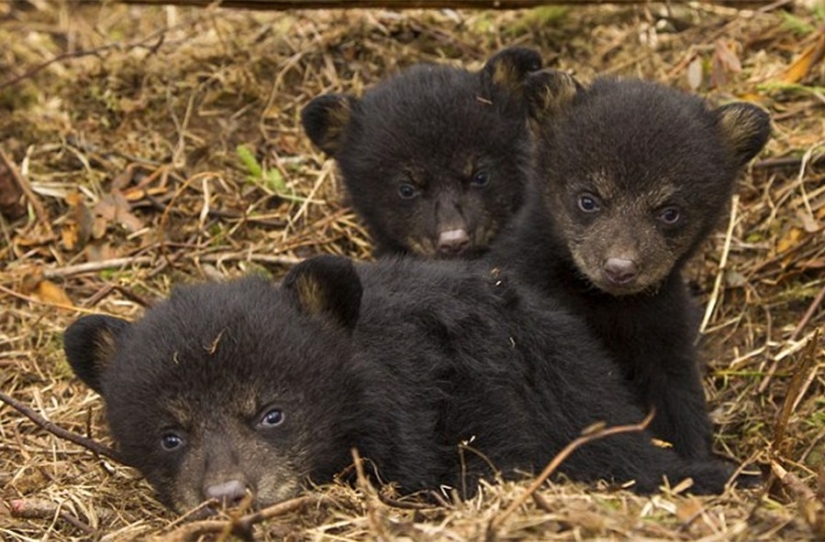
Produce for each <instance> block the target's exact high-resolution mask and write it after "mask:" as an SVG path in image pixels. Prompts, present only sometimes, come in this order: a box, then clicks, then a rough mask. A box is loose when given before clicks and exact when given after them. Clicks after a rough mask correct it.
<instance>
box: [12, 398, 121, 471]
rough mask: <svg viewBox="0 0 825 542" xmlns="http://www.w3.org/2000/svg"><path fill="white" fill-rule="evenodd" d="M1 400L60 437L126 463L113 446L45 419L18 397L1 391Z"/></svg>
mask: <svg viewBox="0 0 825 542" xmlns="http://www.w3.org/2000/svg"><path fill="white" fill-rule="evenodd" d="M0 401H3V402H4V403H6V404H7V405H9V406H10V407H12V408H13V409H15V410H16V411H18V412H19V413H21V414H23V415H24V416H26V417H27V418H28V419H30V420H31V421H33V422H34V423H35V424H37V425H39V426H40V427H41V428H43V429H45V430H46V431H48V432H49V433H51V434H52V435H54V436H56V437H58V438H61V439H63V440H68V441H69V442H73V443H75V444H77V445H78V446H82V447H83V448H86V449H87V450H91V451H92V452H94V453H95V454H97V455H102V456H105V457H108V458H109V459H112V460H114V461H117V462H118V463H121V464H123V465H126V462H125V461H124V460H123V458H122V457H121V456H120V454H119V453H118V452H117V451H115V450H112V449H111V448H108V447H106V446H103V445H102V444H98V443H97V442H95V441H93V440H92V439H89V438H86V437H84V436H81V435H78V434H77V433H72V432H71V431H67V430H66V429H63V428H62V427H60V426H59V425H56V424H54V423H53V422H50V421H49V420H47V419H45V418H44V417H42V416H41V415H39V414H38V413H37V412H35V411H34V410H32V409H31V408H29V407H27V406H26V405H24V404H23V403H21V402H20V401H17V400H16V399H14V398H12V397H10V396H8V395H6V394H5V393H2V392H0Z"/></svg>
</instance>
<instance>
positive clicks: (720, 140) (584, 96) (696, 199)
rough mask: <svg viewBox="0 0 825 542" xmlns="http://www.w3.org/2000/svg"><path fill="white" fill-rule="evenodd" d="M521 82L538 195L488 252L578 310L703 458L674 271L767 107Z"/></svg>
mask: <svg viewBox="0 0 825 542" xmlns="http://www.w3.org/2000/svg"><path fill="white" fill-rule="evenodd" d="M525 89H526V90H525V93H526V95H527V99H528V103H529V104H530V119H531V121H530V122H531V125H532V126H533V128H534V130H535V131H536V133H537V135H538V139H539V141H538V156H537V168H536V188H535V189H536V190H537V192H538V193H537V194H536V196H535V198H534V199H533V200H532V201H531V203H530V204H529V205H526V206H525V209H524V212H523V214H521V215H520V216H519V217H518V218H517V220H515V221H514V227H513V230H512V231H511V232H509V234H508V235H505V236H502V237H501V238H500V240H501V241H502V243H501V245H500V246H499V247H497V248H496V249H495V251H494V252H495V256H494V258H495V259H497V260H498V261H499V262H500V263H501V264H502V265H503V266H505V267H511V268H512V267H515V268H517V269H518V270H519V275H521V276H522V277H523V278H525V279H526V281H527V282H528V283H531V284H534V285H539V286H541V287H542V288H543V289H544V290H545V292H546V293H549V294H550V295H551V296H552V297H553V298H554V299H557V300H558V301H560V302H561V303H562V304H563V305H564V306H565V307H566V308H567V309H569V310H570V311H571V312H573V313H574V314H577V315H580V316H582V317H583V318H584V319H585V321H586V322H587V323H588V324H589V326H590V329H591V330H592V331H593V332H595V334H596V335H597V336H598V337H600V338H601V339H602V342H603V344H604V345H605V346H606V347H607V349H608V351H609V353H610V354H611V355H612V357H613V358H615V359H616V360H617V362H618V363H619V365H620V366H621V368H622V370H623V372H624V375H625V377H626V378H627V379H628V380H629V382H630V384H631V388H632V390H633V391H634V393H635V395H636V398H637V402H638V404H639V405H640V406H641V407H642V408H644V409H649V408H650V407H655V408H656V417H655V418H654V420H653V423H652V426H651V427H652V431H653V433H654V434H655V435H656V436H657V437H659V438H660V439H663V440H665V441H668V442H670V443H672V444H673V446H674V448H675V450H676V451H677V452H678V453H679V454H681V455H682V456H684V457H688V458H705V457H708V455H709V454H710V453H711V452H710V441H711V424H710V420H709V418H708V414H707V411H706V410H707V409H706V403H705V396H704V392H703V389H702V384H701V375H700V372H699V367H698V364H697V356H696V354H695V347H694V341H695V339H696V337H697V329H696V321H695V320H696V319H695V316H694V314H695V310H696V309H695V308H693V307H692V306H691V301H690V298H689V296H688V294H687V292H686V289H685V286H684V285H683V282H682V279H681V276H680V272H681V269H682V267H683V266H684V264H685V262H686V260H687V259H688V258H689V257H690V256H691V255H692V254H693V253H694V252H695V250H696V248H697V247H698V246H699V245H700V243H702V241H703V240H705V239H706V237H707V236H708V234H709V233H710V232H711V230H712V229H713V228H714V226H715V225H716V224H717V222H718V220H719V218H720V215H721V214H722V213H723V212H724V211H725V209H726V207H727V205H728V203H729V201H730V195H731V192H732V190H733V187H734V182H735V179H736V176H737V173H738V172H739V170H740V169H741V168H742V167H743V166H744V165H745V164H746V163H747V162H748V161H749V160H750V159H751V158H753V157H754V156H755V155H756V154H757V153H758V152H759V151H760V150H761V149H762V147H763V146H764V144H765V142H766V140H767V138H768V135H769V131H770V122H769V118H768V115H767V114H766V113H765V112H763V111H762V110H761V109H759V108H758V107H756V106H753V105H750V104H747V103H732V104H728V105H724V106H722V107H718V108H715V109H712V108H709V107H708V106H707V105H706V103H705V102H704V100H702V99H700V98H698V97H695V96H690V95H687V94H684V93H682V92H680V91H677V90H674V89H669V88H666V87H663V86H661V85H658V84H655V83H651V82H645V81H639V80H621V79H612V78H604V79H596V80H595V81H594V82H593V83H592V84H591V85H590V86H589V87H587V88H584V87H582V86H580V85H579V84H578V83H577V82H576V81H574V80H573V79H572V78H570V77H569V76H567V75H565V74H562V73H558V72H553V71H550V70H547V71H543V72H537V73H535V74H532V75H531V76H530V77H529V79H528V81H527V82H526V83H525Z"/></svg>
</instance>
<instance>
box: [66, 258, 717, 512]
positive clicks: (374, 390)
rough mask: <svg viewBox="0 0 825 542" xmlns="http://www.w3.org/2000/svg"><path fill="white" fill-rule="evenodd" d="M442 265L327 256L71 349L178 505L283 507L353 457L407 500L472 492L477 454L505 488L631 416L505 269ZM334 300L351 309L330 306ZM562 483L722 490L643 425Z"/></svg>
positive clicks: (590, 354)
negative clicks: (438, 492) (590, 430)
mask: <svg viewBox="0 0 825 542" xmlns="http://www.w3.org/2000/svg"><path fill="white" fill-rule="evenodd" d="M442 263H443V265H439V264H437V263H429V262H422V261H414V260H409V259H408V260H401V261H396V260H393V259H387V260H384V261H381V262H379V263H377V264H373V265H363V266H359V267H357V274H356V273H355V272H353V267H352V265H351V264H350V262H349V261H347V260H344V259H342V258H335V257H322V258H315V259H311V260H308V261H306V262H304V263H303V264H300V265H298V266H296V268H294V269H293V270H292V272H291V273H290V274H289V275H288V276H287V278H286V279H285V280H284V286H283V287H281V288H280V289H279V288H277V287H276V286H275V285H273V284H272V283H270V282H268V281H266V280H264V279H262V278H248V279H243V280H238V281H234V282H229V283H222V284H204V285H199V286H190V287H184V288H179V289H176V290H175V291H174V292H173V294H172V296H171V298H170V299H169V300H168V301H167V302H164V303H162V304H159V305H157V306H156V307H155V308H152V309H151V310H149V311H148V312H147V314H146V316H145V317H144V318H143V319H142V320H140V321H138V322H136V323H134V324H128V325H125V326H123V325H120V324H118V325H110V324H106V323H103V321H102V320H101V319H99V318H97V319H95V318H96V317H83V318H81V319H80V320H78V321H77V322H76V323H74V324H73V325H72V326H70V327H69V329H68V330H67V331H66V339H65V340H66V344H67V355H68V356H69V359H70V361H71V364H72V367H73V368H74V369H75V371H76V372H77V374H78V376H80V377H81V378H84V380H86V381H87V382H99V383H101V384H102V386H101V389H102V392H101V393H102V395H103V397H104V399H105V401H106V405H107V413H108V421H109V426H110V430H111V433H112V435H113V437H114V439H115V441H116V442H117V443H118V446H119V448H120V450H121V452H122V454H123V456H124V457H125V458H127V460H128V461H129V462H130V463H131V464H133V465H134V466H135V467H137V468H138V469H140V470H141V472H142V473H143V474H144V475H145V476H146V477H147V479H148V480H149V481H150V482H151V483H152V485H153V486H154V487H155V488H156V490H157V492H158V494H159V496H160V498H161V499H162V500H163V501H164V502H166V503H167V504H169V505H171V506H174V507H175V508H177V509H178V510H184V509H187V508H190V507H193V506H195V505H196V504H198V503H199V502H200V501H202V500H204V499H206V498H207V497H208V496H215V495H219V496H221V497H224V496H225V494H226V493H227V490H226V488H227V487H233V486H238V487H241V488H247V489H248V490H249V491H251V492H252V493H253V494H254V495H255V498H256V504H258V505H266V504H270V503H272V502H275V501H278V500H281V499H285V498H288V497H289V496H291V495H292V494H294V493H295V492H296V491H297V490H298V488H299V487H300V486H301V485H302V484H303V483H304V482H305V481H306V479H307V478H311V479H313V480H315V481H317V482H326V481H329V480H331V479H332V478H333V476H334V475H335V474H336V473H338V472H341V471H342V470H344V469H345V468H346V467H347V466H348V465H349V464H350V463H351V457H350V449H351V448H352V447H355V448H357V449H358V450H359V451H360V453H361V455H362V456H363V457H365V458H368V459H369V460H370V461H371V464H372V465H374V466H375V468H376V469H377V472H378V478H379V479H381V480H383V481H386V482H394V483H396V484H398V485H399V486H400V488H401V489H402V490H403V491H405V492H409V491H416V490H421V489H434V488H438V487H439V486H440V485H441V484H449V485H452V486H454V487H457V488H459V490H460V491H462V492H465V494H471V493H472V492H473V491H474V490H475V488H476V481H477V479H478V478H479V477H481V476H490V475H491V470H490V468H489V464H488V462H487V460H489V461H490V462H491V463H492V464H493V465H495V467H496V468H497V469H500V470H501V471H502V472H503V474H504V475H505V476H507V477H513V476H515V474H516V470H521V471H526V472H531V471H532V472H537V471H539V470H541V469H542V468H543V467H544V466H545V464H546V463H547V462H549V461H550V460H551V459H552V458H553V457H554V456H555V455H556V454H557V453H558V452H559V451H560V450H561V449H562V448H563V447H564V446H565V445H566V444H567V443H568V442H569V441H571V440H572V439H574V438H576V437H577V436H578V435H579V434H580V432H581V431H582V430H583V429H585V428H587V427H588V426H590V425H591V424H593V423H596V422H599V421H605V422H607V423H608V424H610V425H613V424H625V423H636V422H639V421H640V420H641V419H642V418H643V413H642V411H641V410H640V409H638V408H636V407H635V406H633V405H632V403H631V400H630V396H629V394H628V392H627V391H626V390H625V388H624V387H623V384H622V383H621V382H620V380H619V379H618V378H617V375H615V374H614V371H615V367H614V366H613V365H612V364H611V363H610V362H609V361H608V360H607V359H606V358H605V356H604V355H603V354H602V352H601V351H600V349H599V347H598V346H596V345H595V342H596V341H594V340H592V338H591V337H590V335H589V334H588V332H587V331H586V329H584V327H583V325H582V324H581V323H580V322H579V321H578V320H576V319H573V318H571V317H569V316H567V315H566V314H565V313H563V312H561V311H559V310H556V309H555V308H554V307H553V306H552V305H551V304H548V303H547V302H545V301H543V300H541V296H539V295H535V294H532V293H530V292H529V291H527V290H526V289H521V288H517V287H515V286H513V285H512V284H510V283H509V281H508V280H507V278H506V277H503V276H499V275H498V274H492V275H491V274H488V273H486V272H480V271H478V270H476V269H471V268H470V267H469V264H465V263H462V262H442ZM330 285H335V287H334V288H330V287H329V286H330ZM316 286H317V287H316ZM340 289H343V290H344V295H343V296H342V297H341V298H340V299H345V300H347V301H346V302H340V301H334V302H331V300H330V299H329V298H328V296H330V295H333V296H334V295H335V292H336V291H338V290H340ZM359 299H360V302H359ZM348 303H350V304H355V306H346V305H347V304H348ZM352 315H358V316H357V325H355V327H354V329H353V328H352V326H351V323H352V322H351V317H352ZM119 322H122V321H119ZM90 326H91V327H94V326H100V328H101V330H103V332H106V330H116V335H115V336H114V339H115V344H116V346H117V348H116V349H115V350H114V351H113V352H112V355H111V356H110V357H109V359H108V360H107V363H106V364H100V363H96V362H95V361H94V360H95V359H98V358H100V356H99V352H97V350H96V344H97V343H95V342H88V343H87V344H85V347H84V345H83V342H84V341H83V337H88V333H87V330H88V328H89V327H90ZM78 334H79V335H78ZM68 345H72V346H71V348H69V347H68ZM275 411H277V412H276V413H275V415H274V417H273V416H270V415H271V414H273V413H274V412H275ZM270 422H277V423H270ZM164 443H165V444H170V443H171V444H176V443H177V444H180V445H179V446H178V447H177V448H175V449H174V450H172V451H169V450H165V449H164V448H163V444H164ZM461 443H467V446H468V447H469V448H472V450H471V449H465V450H463V451H459V448H460V445H461ZM473 450H477V451H478V452H480V454H483V455H484V457H486V458H487V459H484V458H483V457H482V456H481V455H479V454H478V453H476V452H475V451H473ZM462 455H463V460H462ZM462 465H463V467H462ZM367 470H368V472H373V469H367ZM561 471H562V472H564V473H565V474H566V475H567V476H569V477H571V478H574V479H576V480H583V481H593V480H597V479H609V480H610V479H612V480H615V481H617V482H626V481H629V480H635V482H636V484H635V486H634V489H635V490H636V491H639V492H651V491H655V490H656V489H657V487H658V485H659V484H660V483H661V482H662V476H663V475H665V476H667V477H668V478H669V479H670V481H671V482H674V483H675V482H677V481H679V480H681V479H682V478H684V477H686V476H691V477H693V478H694V481H695V485H694V491H696V492H699V493H707V492H719V491H721V490H722V489H723V487H724V484H725V482H726V478H727V474H728V472H727V468H726V467H724V466H722V465H720V464H718V463H714V462H688V461H685V460H683V459H681V458H679V457H678V456H677V455H676V454H674V453H673V452H672V451H670V450H667V449H662V448H660V447H657V446H654V445H653V444H651V442H650V435H649V434H646V433H629V434H622V435H617V436H612V437H609V438H605V439H603V440H598V441H595V442H593V443H591V444H588V445H586V446H584V447H583V448H582V449H580V450H579V451H577V452H575V453H574V454H573V455H572V456H571V457H570V458H569V459H568V460H566V461H565V462H564V464H563V465H562V468H561ZM229 493H230V498H232V499H236V498H237V497H238V495H237V494H236V493H235V492H229Z"/></svg>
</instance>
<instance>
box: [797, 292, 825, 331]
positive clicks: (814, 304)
mask: <svg viewBox="0 0 825 542" xmlns="http://www.w3.org/2000/svg"><path fill="white" fill-rule="evenodd" d="M823 299H825V286H823V287H822V289H821V290H819V293H818V294H816V297H815V298H814V300H813V301H812V302H811V304H810V305H809V306H808V310H806V311H805V315H804V316H803V317H802V319H801V320H800V321H799V323H798V324H797V325H796V328H795V329H794V330H793V333H791V336H790V338H789V339H788V340H789V341H795V340H796V338H797V337H798V336H799V334H800V333H802V330H803V329H805V326H807V325H808V322H810V320H811V318H813V316H814V313H815V312H816V310H817V309H818V308H819V306H820V305H821V304H822V300H823Z"/></svg>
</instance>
